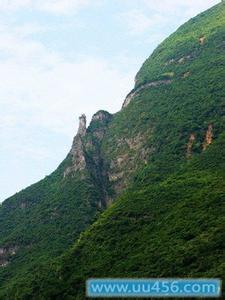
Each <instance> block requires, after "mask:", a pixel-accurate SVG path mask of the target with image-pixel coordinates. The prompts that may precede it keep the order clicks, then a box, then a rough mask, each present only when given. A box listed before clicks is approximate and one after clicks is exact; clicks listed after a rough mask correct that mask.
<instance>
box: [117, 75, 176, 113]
mask: <svg viewBox="0 0 225 300" xmlns="http://www.w3.org/2000/svg"><path fill="white" fill-rule="evenodd" d="M170 83H172V80H171V79H166V80H158V81H152V82H148V83H146V84H143V85H141V86H140V87H139V88H137V89H135V90H133V91H131V92H130V93H129V94H128V95H127V97H126V99H125V100H124V102H123V105H122V108H125V107H127V105H128V104H129V103H130V102H131V100H132V99H133V98H134V97H135V96H137V95H138V94H139V93H140V92H141V91H143V90H145V89H148V88H153V87H157V86H160V85H163V84H170Z"/></svg>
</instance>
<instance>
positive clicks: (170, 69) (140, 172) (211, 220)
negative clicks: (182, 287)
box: [0, 2, 225, 299]
mask: <svg viewBox="0 0 225 300" xmlns="http://www.w3.org/2000/svg"><path fill="white" fill-rule="evenodd" d="M224 82H225V4H224V3H223V2H222V3H220V4H218V5H216V6H215V7H213V8H211V9H210V10H208V11H206V12H204V13H202V14H200V15H198V16H197V17H195V18H193V19H191V20H190V21H189V22H187V23H186V24H184V25H183V26H181V27H180V28H179V29H178V30H177V31H176V32H175V33H174V34H172V35H171V36H170V37H169V38H167V39H166V40H165V41H164V42H163V43H162V44H161V45H160V46H159V47H158V48H157V49H156V50H155V51H154V52H153V54H152V55H151V56H150V57H149V58H148V59H147V60H146V62H145V63H144V64H143V66H142V67H141V69H140V71H139V72H138V74H137V76H136V78H135V87H134V89H133V90H132V91H131V92H130V93H129V95H128V96H127V97H126V99H125V100H124V102H123V106H122V109H121V110H120V111H119V112H118V113H116V114H114V115H111V114H109V113H108V112H106V111H99V112H97V113H96V114H95V115H94V116H93V118H92V121H91V123H90V125H89V126H88V128H86V118H85V116H84V115H82V116H81V117H80V126H79V129H78V133H77V135H76V136H75V138H74V141H73V145H72V148H71V150H70V152H69V154H68V156H67V158H66V159H65V160H64V161H63V162H62V164H61V165H60V166H59V168H58V169H57V170H56V171H55V172H54V173H53V174H51V175H50V176H48V177H46V178H45V179H43V180H42V181H40V182H39V183H37V184H35V185H33V186H31V187H29V188H27V189H25V190H24V191H21V192H20V193H18V194H16V195H15V196H13V197H11V198H9V199H7V200H6V201H5V202H4V203H3V204H2V207H1V209H0V246H1V248H0V259H1V269H0V279H1V281H0V282H1V288H0V298H2V299H84V298H85V296H84V293H85V290H84V289H85V280H86V279H88V278H90V277H197V278H198V277H218V278H221V279H225V201H224V199H225V84H224Z"/></svg>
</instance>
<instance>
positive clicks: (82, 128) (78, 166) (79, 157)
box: [64, 114, 86, 177]
mask: <svg viewBox="0 0 225 300" xmlns="http://www.w3.org/2000/svg"><path fill="white" fill-rule="evenodd" d="M85 135H86V116H85V115H84V114H83V115H81V116H80V117H79V128H78V132H77V134H76V136H75V137H74V140H73V145H72V148H71V150H70V153H69V154H70V155H71V159H72V164H71V166H69V167H68V168H67V169H66V170H65V172H64V177H66V176H67V175H69V174H74V173H75V172H77V171H82V170H84V169H85V167H86V161H85V154H84V145H83V137H84V136H85Z"/></svg>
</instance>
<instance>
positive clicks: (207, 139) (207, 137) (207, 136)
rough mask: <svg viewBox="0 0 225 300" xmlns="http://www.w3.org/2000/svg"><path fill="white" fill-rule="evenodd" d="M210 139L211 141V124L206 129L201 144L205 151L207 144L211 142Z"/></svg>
mask: <svg viewBox="0 0 225 300" xmlns="http://www.w3.org/2000/svg"><path fill="white" fill-rule="evenodd" d="M212 141H213V126H212V124H209V126H208V129H207V131H206V135H205V140H204V143H203V146H202V148H203V151H205V150H206V149H207V148H208V146H209V145H210V144H212Z"/></svg>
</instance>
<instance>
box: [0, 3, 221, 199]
mask: <svg viewBox="0 0 225 300" xmlns="http://www.w3.org/2000/svg"><path fill="white" fill-rule="evenodd" d="M219 2H220V1H218V0H157V1H155V0H0V14H1V19H0V108H1V109H0V145H1V147H0V201H2V200H4V199H5V198H6V197H8V196H10V195H12V194H14V193H15V192H17V191H19V190H20V189H22V188H25V187H26V186H28V185H30V184H31V183H34V182H35V181H37V180H39V179H41V178H43V177H44V176H46V175H48V174H49V173H51V172H52V171H53V170H54V169H55V168H56V167H57V165H58V164H59V163H60V162H61V161H62V160H63V158H64V157H65V156H66V154H67V153H68V151H69V149H70V146H71V143H72V139H73V136H74V135H75V133H76V130H77V126H78V116H79V115H80V114H82V113H86V115H87V117H88V120H90V118H91V116H92V115H93V114H94V113H95V112H96V111H97V110H99V109H105V110H108V111H109V112H116V111H118V110H119V109H120V107H121V104H122V101H123V99H124V97H125V96H126V94H127V93H128V92H129V91H130V90H131V89H132V88H133V79H134V76H135V74H136V72H137V71H138V69H139V68H140V66H141V64H142V63H143V62H144V60H145V59H146V58H147V57H148V56H149V55H150V53H151V52H152V51H153V50H154V48H155V47H156V46H157V45H158V44H159V43H160V42H161V41H162V40H163V39H164V38H165V37H166V36H168V35H169V34H170V33H172V32H173V31H174V30H175V29H176V28H177V27H178V26H179V25H181V24H182V23H183V22H185V21H186V20H188V19H189V18H190V17H192V16H195V15H196V14H197V13H199V12H201V11H203V10H205V9H207V8H209V7H210V6H212V5H214V4H216V3H219Z"/></svg>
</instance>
